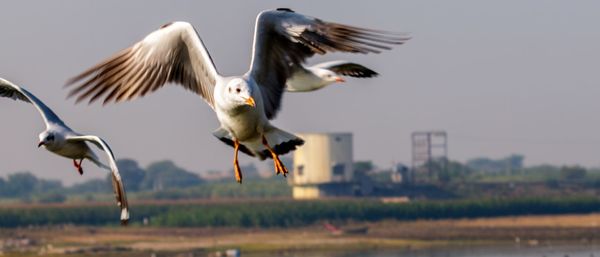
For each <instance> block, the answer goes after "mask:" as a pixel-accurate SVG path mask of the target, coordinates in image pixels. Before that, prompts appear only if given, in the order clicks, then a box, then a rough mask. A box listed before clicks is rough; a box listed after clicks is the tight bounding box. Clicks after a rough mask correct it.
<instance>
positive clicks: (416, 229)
mask: <svg viewBox="0 0 600 257" xmlns="http://www.w3.org/2000/svg"><path fill="white" fill-rule="evenodd" d="M599 225H600V214H586V215H542V216H519V217H502V218H481V219H454V220H451V219H446V220H418V221H381V222H375V223H353V224H345V225H344V226H341V227H342V228H344V227H366V228H368V230H367V231H366V233H365V234H343V233H342V234H340V235H334V234H332V233H331V232H330V231H328V230H326V229H325V228H324V227H323V226H320V225H318V226H316V225H315V226H310V227H305V228H295V229H235V228H152V227H135V226H133V227H126V228H120V227H101V228H98V227H78V226H60V227H40V228H19V229H4V230H2V231H1V232H0V240H1V242H2V243H1V246H2V248H3V249H4V250H3V252H4V256H34V255H39V254H42V255H47V256H62V255H64V254H69V256H79V255H81V256H86V255H91V254H94V256H108V255H110V256H150V255H148V254H152V253H157V254H158V256H170V254H177V253H189V254H191V255H188V256H206V255H207V254H210V253H213V252H216V251H219V250H223V249H239V250H240V251H241V252H242V253H260V252H263V253H265V252H270V253H285V252H301V251H336V250H357V251H358V250H368V249H394V250H417V249H426V248H437V247H464V246H469V247H471V246H476V245H523V246H543V245H553V244H564V243H569V244H572V243H576V244H585V245H595V244H597V243H598V239H599V238H598V237H599V236H600V227H599ZM196 254H197V255H196Z"/></svg>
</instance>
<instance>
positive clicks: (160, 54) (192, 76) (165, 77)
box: [67, 22, 220, 108]
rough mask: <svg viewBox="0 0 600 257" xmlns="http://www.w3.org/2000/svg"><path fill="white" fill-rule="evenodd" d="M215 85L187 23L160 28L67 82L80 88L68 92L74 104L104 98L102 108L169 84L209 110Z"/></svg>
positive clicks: (213, 72)
mask: <svg viewBox="0 0 600 257" xmlns="http://www.w3.org/2000/svg"><path fill="white" fill-rule="evenodd" d="M218 79H220V75H219V74H218V72H217V70H216V68H215V65H214V63H213V61H212V59H211V57H210V55H209V53H208V51H207V50H206V48H205V46H204V44H203V43H202V40H201V39H200V37H199V36H198V34H197V33H196V30H195V29H194V27H193V26H192V25H191V24H189V23H187V22H173V23H168V24H166V25H163V26H162V27H161V28H160V29H158V30H156V31H154V32H152V33H150V34H149V35H148V36H146V37H145V38H144V39H143V40H142V41H140V42H138V43H136V44H134V45H133V46H131V47H129V48H127V49H125V50H123V51H121V52H120V53H118V54H116V55H115V56H113V57H112V58H109V59H108V60H106V61H104V62H102V63H100V64H98V65H96V66H94V67H92V68H90V69H88V70H87V71H84V72H83V73H81V74H80V75H78V76H76V77H74V78H72V79H71V80H69V81H68V82H67V85H73V84H75V83H78V82H81V84H79V85H77V86H76V87H75V88H73V89H72V90H71V91H70V92H69V97H71V96H74V95H77V102H80V101H82V100H84V99H89V103H92V102H94V101H96V100H97V99H98V98H100V97H104V103H105V104H106V103H109V102H111V101H114V102H119V101H123V100H132V99H135V98H138V97H141V96H144V95H146V94H147V93H148V92H153V91H155V90H157V89H159V88H160V87H162V86H163V85H165V84H166V83H168V82H172V83H177V84H180V85H182V86H183V87H185V88H186V89H188V90H191V91H192V92H194V93H196V94H198V95H200V96H202V97H203V98H204V100H205V101H206V102H207V103H208V104H209V105H210V106H211V107H213V108H214V99H213V91H214V87H215V84H216V81H217V80H218Z"/></svg>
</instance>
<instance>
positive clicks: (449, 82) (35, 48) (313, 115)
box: [0, 0, 600, 183]
mask: <svg viewBox="0 0 600 257" xmlns="http://www.w3.org/2000/svg"><path fill="white" fill-rule="evenodd" d="M277 7H290V8H292V9H294V10H295V11H297V12H300V13H304V14H308V15H311V16H315V17H319V18H321V19H324V20H328V21H336V22H341V23H346V24H351V25H357V26H362V27H369V28H377V29H383V30H389V31H397V32H409V33H411V35H412V37H413V39H411V40H410V41H409V42H408V43H407V44H405V45H402V46H399V47H396V48H395V49H393V50H392V51H389V52H385V53H383V54H380V55H350V54H345V55H340V54H335V55H329V56H324V57H319V58H315V59H311V60H309V62H315V61H323V60H335V59H345V60H350V61H355V62H359V63H361V64H363V65H365V66H368V67H371V68H372V69H374V70H376V71H378V72H379V73H380V74H381V75H380V77H378V78H375V79H369V80H359V79H349V80H348V82H347V83H346V84H344V85H333V86H330V87H329V88H326V89H324V90H321V91H317V92H313V93H305V94H299V93H296V94H291V93H290V94H286V95H285V96H284V101H283V108H282V109H283V111H282V112H280V113H279V115H278V118H277V119H276V120H275V121H273V123H274V124H275V125H276V126H278V127H280V128H283V129H285V130H287V131H290V132H352V133H354V146H355V149H354V156H355V159H356V160H373V161H375V163H376V164H377V165H379V166H381V167H389V166H390V165H391V164H392V163H393V162H404V163H410V158H411V155H410V153H411V146H410V134H411V132H413V131H416V130H430V129H436V130H438V129H442V130H446V131H447V132H448V137H449V157H450V158H451V159H456V160H460V161H464V160H467V159H470V158H473V157H478V156H489V157H493V158H500V157H504V156H506V155H509V154H511V153H520V154H524V155H525V156H526V159H525V162H526V164H527V165H535V164H541V163H550V164H559V165H560V164H581V165H585V166H600V159H599V158H598V152H599V150H600V134H598V133H597V132H598V131H600V121H599V120H598V119H599V118H598V115H597V112H598V110H600V101H598V99H599V96H600V86H599V84H600V83H599V82H600V71H599V67H600V30H599V29H598V24H600V15H598V10H600V2H598V1H542V0H538V1H522V0H515V1H494V2H492V1H475V0H473V1H318V2H317V1H302V2H300V1H239V2H237V1H214V2H210V1H147V0H139V1H80V0H72V1H23V0H19V1H3V2H2V15H0V33H2V36H1V37H0V39H1V41H0V42H1V43H0V77H4V78H6V79H9V80H11V81H13V82H15V83H18V84H19V85H21V86H23V87H25V88H27V89H29V90H30V91H31V92H32V93H34V94H36V95H37V96H38V97H39V98H41V99H42V101H44V102H45V103H46V104H47V105H49V106H50V107H51V108H53V109H54V110H55V111H56V113H57V114H58V115H59V116H60V117H61V118H62V119H63V120H64V121H65V122H66V123H67V124H69V125H70V127H71V128H73V129H75V130H76V131H78V132H81V133H90V134H96V135H98V136H101V137H103V138H105V139H106V140H107V141H108V142H109V144H110V145H111V146H112V148H113V150H114V152H115V154H116V155H117V157H118V158H133V159H136V160H138V161H139V162H140V163H141V164H142V165H147V164H148V163H150V162H153V161H157V160H164V159H171V160H173V161H175V163H176V164H178V165H180V166H182V167H184V168H186V169H188V170H191V171H195V172H201V171H205V170H211V169H230V168H231V164H232V157H233V151H232V148H230V147H228V146H225V145H224V144H222V143H221V142H220V141H218V140H217V139H216V138H214V137H213V136H212V135H211V132H212V131H213V130H214V129H216V128H217V127H218V122H217V120H216V117H215V115H214V113H213V112H212V110H211V109H210V107H208V106H207V105H206V104H205V103H204V102H203V101H202V100H201V98H200V97H199V96H196V95H194V94H191V93H189V92H187V91H185V90H183V89H182V88H180V87H177V86H172V85H169V86H165V87H164V88H163V89H161V90H159V91H157V92H156V93H154V94H151V95H149V96H146V97H144V98H141V99H138V100H134V101H131V102H126V103H122V104H118V105H108V106H106V107H102V106H101V105H98V104H96V105H92V106H88V105H85V104H80V105H74V102H73V100H65V97H66V94H67V90H65V89H63V88H62V86H63V85H64V83H65V81H66V80H67V79H68V78H70V77H71V76H74V75H76V74H78V73H79V72H81V71H83V70H84V69H86V68H88V67H90V66H92V65H94V64H96V63H98V62H100V61H102V60H103V59H105V58H107V57H109V56H111V55H112V54H114V53H116V52H117V51H119V50H121V49H123V48H125V47H128V46H130V45H131V44H133V43H134V42H136V41H138V40H140V39H142V38H143V37H144V36H145V35H146V34H148V33H150V32H152V31H153V30H155V29H157V28H158V27H159V26H160V25H162V24H164V23H166V22H169V21H174V20H182V21H188V22H190V23H192V24H193V25H194V26H195V27H196V30H197V31H198V32H199V33H200V36H201V37H202V39H203V41H204V43H205V44H206V46H207V48H208V50H209V51H210V53H211V55H212V57H213V59H214V61H215V64H216V65H217V67H218V69H219V71H220V72H221V73H223V74H224V75H236V74H242V73H244V72H245V71H246V70H247V69H248V66H249V62H250V51H251V40H252V33H253V27H254V19H255V17H256V15H257V14H258V12H260V11H261V10H264V9H272V8H277ZM0 116H2V117H3V119H2V123H1V126H0V130H1V132H2V134H3V135H4V137H3V140H2V143H1V144H0V153H1V154H0V176H5V175H6V174H8V173H12V172H15V171H23V170H29V171H32V172H33V173H34V174H36V175H39V176H41V177H45V178H56V179H62V180H63V181H65V182H67V183H72V182H76V181H82V180H85V179H89V178H91V177H100V176H104V175H105V172H104V171H102V170H100V169H98V168H96V167H94V166H93V165H92V164H91V163H87V165H85V166H84V167H85V168H87V174H85V176H83V177H80V176H79V175H77V174H76V171H75V169H74V168H73V167H72V164H71V161H70V160H68V159H65V158H62V157H59V156H56V155H54V154H51V153H49V152H47V151H46V150H43V149H37V148H36V143H37V135H38V134H39V133H40V132H41V131H43V129H44V126H43V123H42V119H41V117H40V116H39V114H38V113H37V112H36V111H35V109H34V108H32V106H29V105H28V104H26V103H22V102H14V101H11V100H9V99H0ZM250 161H254V160H253V159H251V158H250V157H248V156H245V155H244V156H242V159H241V162H242V163H247V162H250ZM232 179H233V175H232Z"/></svg>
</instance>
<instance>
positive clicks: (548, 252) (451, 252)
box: [241, 245, 600, 257]
mask: <svg viewBox="0 0 600 257" xmlns="http://www.w3.org/2000/svg"><path fill="white" fill-rule="evenodd" d="M241 256H242V257H258V256H261V257H274V256H282V257H395V256H401V257H600V245H598V246H596V245H583V246H536V247H519V246H510V247H509V246H506V247H498V246H493V247H464V248H450V249H448V248H436V249H427V250H396V251H394V250H370V251H359V252H356V251H353V252H344V251H329V252H316V251H315V252H290V253H277V254H269V255H267V254H256V255H255V254H242V255H241Z"/></svg>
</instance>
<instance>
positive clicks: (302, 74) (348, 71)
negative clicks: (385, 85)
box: [285, 61, 379, 92]
mask: <svg viewBox="0 0 600 257" xmlns="http://www.w3.org/2000/svg"><path fill="white" fill-rule="evenodd" d="M377 75H379V74H378V73H377V72H375V71H374V70H371V69H369V68H367V67H365V66H363V65H360V64H358V63H353V62H347V61H331V62H324V63H319V64H316V65H313V66H304V65H301V66H299V67H298V68H297V69H295V70H294V72H293V74H292V77H290V78H289V79H288V80H287V82H286V88H285V90H287V91H289V92H309V91H315V90H318V89H321V88H324V87H326V86H329V85H331V84H333V83H341V82H346V80H345V79H344V78H343V77H342V76H349V77H355V78H371V77H375V76H377Z"/></svg>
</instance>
